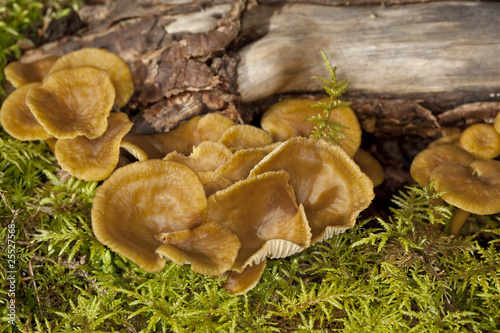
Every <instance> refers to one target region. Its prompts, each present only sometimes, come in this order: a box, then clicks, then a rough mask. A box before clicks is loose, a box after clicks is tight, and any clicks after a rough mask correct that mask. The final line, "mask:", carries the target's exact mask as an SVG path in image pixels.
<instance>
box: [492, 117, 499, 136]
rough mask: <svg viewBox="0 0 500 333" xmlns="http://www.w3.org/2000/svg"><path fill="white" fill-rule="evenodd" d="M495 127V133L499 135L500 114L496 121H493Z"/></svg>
mask: <svg viewBox="0 0 500 333" xmlns="http://www.w3.org/2000/svg"><path fill="white" fill-rule="evenodd" d="M493 127H494V128H495V131H497V133H500V112H499V113H497V115H496V116H495V119H494V120H493Z"/></svg>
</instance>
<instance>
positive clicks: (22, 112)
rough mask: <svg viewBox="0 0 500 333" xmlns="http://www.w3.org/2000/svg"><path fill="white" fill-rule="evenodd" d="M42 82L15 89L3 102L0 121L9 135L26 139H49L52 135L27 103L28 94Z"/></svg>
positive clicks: (22, 139)
mask: <svg viewBox="0 0 500 333" xmlns="http://www.w3.org/2000/svg"><path fill="white" fill-rule="evenodd" d="M38 86H40V83H28V84H25V85H23V86H22V87H21V88H19V89H16V90H14V91H13V92H12V93H11V94H10V95H9V96H7V98H6V99H5V101H4V102H3V104H2V108H1V109H0V123H1V124H2V127H3V128H4V129H5V131H6V132H7V133H9V135H11V136H12V137H14V138H16V139H18V140H21V141H25V140H30V141H31V140H47V139H49V138H51V137H52V135H50V134H49V133H47V131H46V130H45V128H43V126H42V125H40V123H39V122H38V120H36V118H35V116H33V114H32V113H31V110H30V108H29V107H28V105H27V104H26V94H27V93H28V91H30V90H31V89H32V88H34V87H38Z"/></svg>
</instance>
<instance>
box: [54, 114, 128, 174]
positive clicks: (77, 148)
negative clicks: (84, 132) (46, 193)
mask: <svg viewBox="0 0 500 333" xmlns="http://www.w3.org/2000/svg"><path fill="white" fill-rule="evenodd" d="M132 125H133V123H132V122H131V121H130V120H129V119H128V116H127V115H126V114H125V113H121V112H119V113H112V114H110V115H109V118H108V128H107V129H106V131H105V132H104V134H103V135H101V136H100V137H98V138H97V139H92V140H91V139H89V138H87V137H85V136H77V137H76V138H74V139H62V140H58V141H57V142H56V144H55V147H54V148H55V156H56V159H57V161H58V162H59V164H60V165H61V168H63V169H64V170H66V171H67V172H69V173H70V174H71V175H73V176H75V177H76V178H79V179H83V180H86V181H98V180H104V179H106V178H108V177H109V175H111V173H112V172H113V170H115V168H116V165H117V164H118V159H119V156H120V142H121V140H122V138H123V136H124V135H125V134H126V133H128V131H130V129H131V128H132Z"/></svg>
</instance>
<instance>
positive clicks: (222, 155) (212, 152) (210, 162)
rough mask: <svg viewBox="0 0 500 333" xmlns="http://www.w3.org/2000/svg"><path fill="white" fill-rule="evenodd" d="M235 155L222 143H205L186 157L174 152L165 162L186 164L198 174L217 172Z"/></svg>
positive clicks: (168, 155) (166, 157)
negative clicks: (216, 170)
mask: <svg viewBox="0 0 500 333" xmlns="http://www.w3.org/2000/svg"><path fill="white" fill-rule="evenodd" d="M232 155H233V153H232V152H231V151H230V150H229V148H227V147H226V146H224V145H223V144H222V143H218V142H212V141H203V142H202V143H200V144H199V145H198V146H197V147H195V148H194V149H193V152H192V153H191V154H190V155H188V156H186V155H184V154H181V153H178V152H176V151H173V152H171V153H168V154H167V155H166V156H165V157H164V158H163V160H165V161H172V162H177V163H180V164H184V165H186V166H188V167H190V168H191V169H193V170H194V171H196V172H201V171H215V169H217V168H218V167H219V166H220V165H222V164H225V163H227V161H228V160H229V159H230V158H231V156H232Z"/></svg>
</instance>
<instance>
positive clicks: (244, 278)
mask: <svg viewBox="0 0 500 333" xmlns="http://www.w3.org/2000/svg"><path fill="white" fill-rule="evenodd" d="M266 263H267V260H266V259H264V260H262V261H261V262H260V263H258V264H254V265H252V266H247V267H245V269H244V270H243V271H242V272H239V273H238V272H236V271H231V272H229V274H228V276H227V280H226V282H224V284H223V285H222V286H223V287H224V289H226V290H227V291H229V292H230V293H231V294H233V295H241V294H244V293H246V292H247V291H249V290H251V289H253V288H254V287H255V286H256V285H257V283H259V280H260V277H261V276H262V273H263V272H264V269H266Z"/></svg>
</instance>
